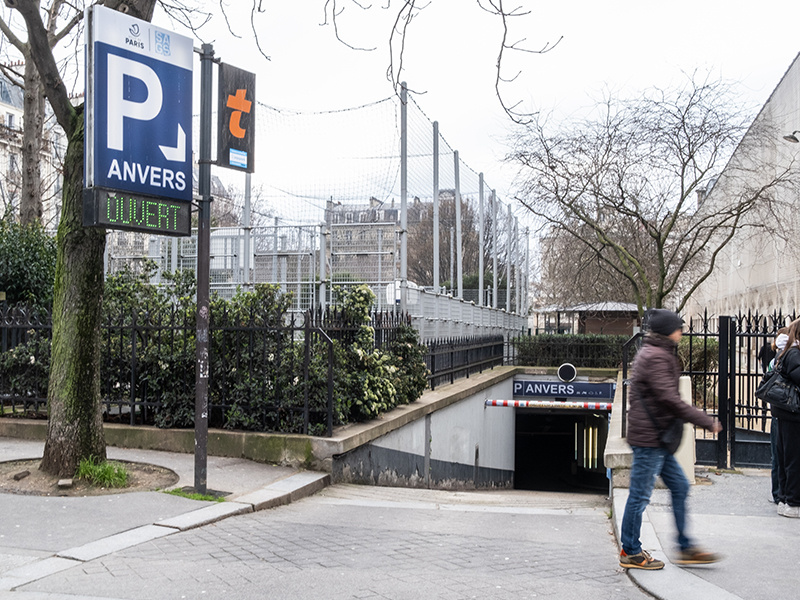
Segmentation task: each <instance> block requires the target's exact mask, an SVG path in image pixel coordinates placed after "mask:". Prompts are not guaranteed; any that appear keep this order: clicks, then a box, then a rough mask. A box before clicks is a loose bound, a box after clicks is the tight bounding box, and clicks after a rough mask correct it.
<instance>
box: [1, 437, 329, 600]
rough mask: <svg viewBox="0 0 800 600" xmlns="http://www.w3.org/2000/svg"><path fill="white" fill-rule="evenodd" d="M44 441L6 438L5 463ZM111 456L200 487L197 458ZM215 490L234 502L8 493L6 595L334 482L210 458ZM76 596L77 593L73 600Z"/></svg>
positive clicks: (140, 453)
mask: <svg viewBox="0 0 800 600" xmlns="http://www.w3.org/2000/svg"><path fill="white" fill-rule="evenodd" d="M43 448H44V444H43V442H35V441H27V440H17V439H12V438H2V437H0V457H2V460H4V461H8V460H17V459H25V458H37V457H41V456H42V450H43ZM107 453H108V458H109V459H119V460H126V461H133V462H144V463H150V464H155V465H158V466H161V467H166V468H169V469H172V470H173V471H175V472H176V473H177V474H178V476H179V477H180V480H179V482H178V484H177V485H176V486H175V487H183V486H191V485H193V483H194V456H193V455H189V454H178V453H172V452H159V451H154V450H129V449H124V448H114V447H111V446H109V447H108V450H107ZM207 482H208V489H213V490H218V491H223V492H227V493H228V495H227V496H226V501H225V502H221V503H217V502H198V501H196V500H189V499H187V498H182V497H179V496H172V495H169V494H163V493H158V492H131V493H122V494H110V495H105V496H91V497H57V496H50V497H43V496H20V495H14V494H2V495H0V503H1V504H0V598H4V597H5V595H4V592H9V591H10V590H12V589H13V588H15V587H18V586H20V585H24V584H26V583H29V582H31V581H35V580H37V579H41V578H42V577H46V576H48V575H52V574H54V573H58V572H60V571H63V570H66V569H69V568H72V567H74V566H75V565H76V564H78V563H79V562H86V561H90V560H92V559H95V558H97V557H100V556H104V555H107V554H110V553H113V552H117V551H120V550H122V549H125V548H130V547H132V546H136V545H138V544H141V543H143V542H146V541H148V540H154V539H158V538H161V537H165V536H169V535H171V534H173V533H176V532H179V531H186V530H189V529H193V528H195V527H200V526H202V525H207V524H209V523H213V522H216V521H219V520H221V519H224V518H226V517H229V516H233V515H236V514H242V513H247V512H254V511H257V510H262V509H265V508H271V507H274V506H279V505H283V504H289V503H290V502H293V501H296V500H298V499H300V498H302V497H304V496H307V495H310V494H313V493H315V492H316V491H318V490H320V489H322V488H323V487H325V486H326V485H328V484H329V482H330V477H329V476H328V475H327V474H324V473H316V472H310V471H308V472H304V471H299V470H297V469H292V468H286V467H276V466H272V465H267V464H261V463H256V462H253V461H249V460H244V459H236V458H221V457H213V456H209V457H208V475H207ZM72 598H74V596H73V597H72Z"/></svg>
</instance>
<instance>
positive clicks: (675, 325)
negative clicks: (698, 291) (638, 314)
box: [649, 308, 683, 335]
mask: <svg viewBox="0 0 800 600" xmlns="http://www.w3.org/2000/svg"><path fill="white" fill-rule="evenodd" d="M649 324H650V331H652V332H653V333H660V334H661V335H672V334H673V333H675V332H676V331H677V330H678V329H683V319H681V318H680V316H678V314H677V313H674V312H672V311H671V310H665V309H663V308H654V309H653V310H651V311H650V319H649Z"/></svg>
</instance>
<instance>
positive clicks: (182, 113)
mask: <svg viewBox="0 0 800 600" xmlns="http://www.w3.org/2000/svg"><path fill="white" fill-rule="evenodd" d="M86 23H87V27H86V49H87V58H88V60H87V81H86V115H85V116H86V136H85V139H86V155H85V156H86V162H85V173H84V175H85V182H86V188H85V189H84V200H83V224H84V225H86V226H100V227H107V228H111V229H130V230H134V231H143V232H148V233H156V234H161V235H180V236H188V235H190V233H191V201H192V139H191V136H192V67H193V43H192V40H191V38H188V37H185V36H181V35H178V34H176V33H174V32H171V31H167V30H164V29H161V28H160V27H156V26H155V25H152V24H151V23H148V22H147V21H142V20H140V19H135V18H133V17H129V16H127V15H125V14H124V13H121V12H118V11H114V10H111V9H108V8H106V7H104V6H99V5H93V6H90V7H89V8H88V9H87V14H86Z"/></svg>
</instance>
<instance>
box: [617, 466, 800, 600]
mask: <svg viewBox="0 0 800 600" xmlns="http://www.w3.org/2000/svg"><path fill="white" fill-rule="evenodd" d="M697 475H698V476H699V477H698V484H696V485H693V486H692V488H691V491H690V493H689V500H688V527H689V531H688V534H689V536H690V537H691V538H692V539H693V540H695V541H696V542H697V543H698V545H701V546H703V547H705V548H708V549H709V550H712V551H714V552H718V553H720V554H722V556H723V560H722V561H720V562H719V563H716V564H713V565H703V566H699V565H698V566H694V567H679V566H677V565H675V564H673V563H672V562H670V558H671V557H672V556H674V552H675V546H676V544H675V523H674V521H673V518H672V510H671V505H670V498H669V492H668V490H666V489H656V490H655V491H654V493H653V496H652V499H651V502H650V505H649V506H648V508H647V510H646V511H645V515H644V521H643V523H642V545H643V547H644V548H645V549H646V550H647V551H648V552H650V553H651V554H652V555H653V556H654V557H656V558H659V559H661V560H664V561H665V562H666V563H667V564H666V566H665V567H664V569H663V570H661V571H641V570H637V569H630V570H629V575H630V577H631V578H632V579H633V580H634V581H635V582H636V583H637V584H638V585H639V586H640V587H642V588H643V589H644V590H646V591H647V592H649V593H650V594H652V595H653V596H654V597H655V598H659V599H661V600H709V599H719V600H733V599H737V598H739V599H743V600H762V599H763V600H774V598H794V597H795V594H797V577H796V572H797V565H798V564H800V543H799V542H800V519H787V518H785V517H781V516H779V515H778V514H777V512H776V507H775V505H774V504H772V503H771V502H770V501H769V497H770V477H769V471H768V470H762V469H744V470H742V471H737V472H720V471H715V470H713V469H704V468H702V467H698V468H697ZM627 492H628V490H627V489H619V488H617V489H614V498H613V510H614V527H615V531H616V533H617V537H618V538H619V528H620V525H621V522H622V514H623V511H624V508H625V501H626V500H627V496H628V494H627Z"/></svg>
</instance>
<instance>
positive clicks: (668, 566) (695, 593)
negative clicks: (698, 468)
mask: <svg viewBox="0 0 800 600" xmlns="http://www.w3.org/2000/svg"><path fill="white" fill-rule="evenodd" d="M627 500H628V490H627V489H625V488H614V489H613V492H612V499H611V502H612V507H613V514H614V534H615V535H616V536H617V540H619V539H620V529H621V527H622V515H623V513H624V512H625V503H626V502H627ZM641 539H642V547H643V548H644V549H645V550H647V551H648V552H649V553H650V554H652V555H653V556H654V557H655V558H658V559H659V560H663V561H664V568H663V569H661V570H659V571H644V570H642V569H625V571H627V573H628V577H630V578H631V579H632V580H633V581H634V583H636V585H638V586H639V587H640V588H642V589H643V590H645V591H646V592H648V593H649V594H651V595H652V596H653V597H654V598H657V599H658V600H708V598H714V600H743V599H742V598H741V597H740V596H737V595H736V594H732V593H730V592H729V591H727V590H724V589H722V588H721V587H718V586H716V585H714V584H713V583H709V582H708V581H706V580H705V579H703V578H702V577H699V576H697V575H695V574H694V573H692V572H691V567H690V568H686V567H680V566H678V565H675V564H673V563H672V562H671V561H670V559H669V556H667V554H666V553H665V552H664V549H663V548H662V547H661V541H660V540H659V539H658V535H657V534H656V530H655V528H654V527H653V525H652V523H651V522H650V517H649V516H648V512H647V509H645V511H644V514H643V515H642V534H641Z"/></svg>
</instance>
